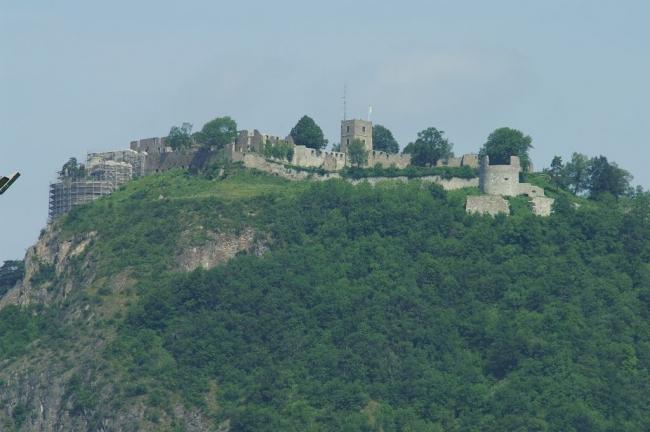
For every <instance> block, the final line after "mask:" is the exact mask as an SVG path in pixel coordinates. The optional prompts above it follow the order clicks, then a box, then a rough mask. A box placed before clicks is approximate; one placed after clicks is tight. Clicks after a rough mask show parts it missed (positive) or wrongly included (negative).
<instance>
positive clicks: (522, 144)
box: [479, 127, 533, 172]
mask: <svg viewBox="0 0 650 432" xmlns="http://www.w3.org/2000/svg"><path fill="white" fill-rule="evenodd" d="M532 141H533V140H532V138H531V137H530V136H529V135H524V134H523V133H522V132H521V131H518V130H517V129H511V128H508V127H502V128H499V129H496V130H495V131H494V132H492V133H491V134H490V135H489V136H488V138H487V141H486V142H485V144H483V147H482V148H481V150H480V152H479V155H480V156H481V157H483V156H489V157H490V163H491V164H498V165H507V164H509V163H510V156H519V159H520V161H521V167H522V169H523V171H524V172H527V171H528V168H529V165H530V158H529V156H528V151H529V150H530V149H531V148H533V146H532V144H531V143H532Z"/></svg>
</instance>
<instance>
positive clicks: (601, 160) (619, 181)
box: [588, 156, 632, 197]
mask: <svg viewBox="0 0 650 432" xmlns="http://www.w3.org/2000/svg"><path fill="white" fill-rule="evenodd" d="M588 174H589V193H590V195H591V196H592V197H598V196H600V195H602V194H604V193H608V194H611V195H613V196H615V197H620V196H621V195H624V194H626V193H628V192H629V191H630V180H631V178H632V176H631V175H630V173H628V172H627V171H625V170H624V169H622V168H619V167H618V165H616V164H615V163H613V162H612V163H610V162H608V161H607V158H606V157H605V156H598V157H595V158H592V159H591V160H590V161H589V169H588Z"/></svg>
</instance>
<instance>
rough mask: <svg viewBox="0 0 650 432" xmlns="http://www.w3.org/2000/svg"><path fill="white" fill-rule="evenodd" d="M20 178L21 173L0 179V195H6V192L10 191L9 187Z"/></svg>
mask: <svg viewBox="0 0 650 432" xmlns="http://www.w3.org/2000/svg"><path fill="white" fill-rule="evenodd" d="M18 177H20V173H19V172H15V173H13V174H12V175H11V177H4V176H3V177H0V195H2V194H3V193H5V191H6V190H7V189H9V186H11V185H12V184H13V182H15V181H16V180H17V179H18Z"/></svg>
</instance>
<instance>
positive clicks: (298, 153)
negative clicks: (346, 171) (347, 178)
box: [291, 145, 346, 171]
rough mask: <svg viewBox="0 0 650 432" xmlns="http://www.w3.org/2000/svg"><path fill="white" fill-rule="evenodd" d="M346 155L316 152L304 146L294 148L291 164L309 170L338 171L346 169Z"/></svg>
mask: <svg viewBox="0 0 650 432" xmlns="http://www.w3.org/2000/svg"><path fill="white" fill-rule="evenodd" d="M345 161H346V158H345V153H341V152H326V151H319V150H314V149H312V148H309V147H305V146H303V145H297V146H294V148H293V159H291V164H292V165H296V166H301V167H309V168H323V169H325V170H327V171H338V170H341V169H343V168H344V167H345Z"/></svg>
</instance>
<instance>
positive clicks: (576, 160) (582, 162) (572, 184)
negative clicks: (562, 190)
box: [562, 153, 589, 194]
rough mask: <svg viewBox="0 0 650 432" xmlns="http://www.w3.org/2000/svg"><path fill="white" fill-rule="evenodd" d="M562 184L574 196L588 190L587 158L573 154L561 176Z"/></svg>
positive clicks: (579, 154)
mask: <svg viewBox="0 0 650 432" xmlns="http://www.w3.org/2000/svg"><path fill="white" fill-rule="evenodd" d="M562 184H563V185H565V186H566V187H568V188H569V190H570V191H571V192H573V193H574V194H581V193H582V192H584V191H586V190H587V189H588V188H589V158H588V157H587V156H585V155H583V154H581V153H573V154H572V155H571V161H570V162H567V164H566V165H565V167H564V170H563V174H562Z"/></svg>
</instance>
